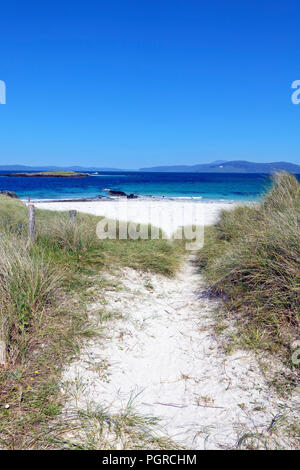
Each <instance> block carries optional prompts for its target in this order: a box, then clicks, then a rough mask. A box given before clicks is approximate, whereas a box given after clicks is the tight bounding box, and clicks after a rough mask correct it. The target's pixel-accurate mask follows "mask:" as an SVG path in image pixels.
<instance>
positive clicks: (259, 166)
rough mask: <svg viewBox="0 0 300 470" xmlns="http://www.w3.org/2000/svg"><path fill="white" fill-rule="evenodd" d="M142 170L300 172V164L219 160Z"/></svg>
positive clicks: (142, 169) (143, 169)
mask: <svg viewBox="0 0 300 470" xmlns="http://www.w3.org/2000/svg"><path fill="white" fill-rule="evenodd" d="M140 171H147V172H148V171H149V172H173V173H174V172H175V173H176V172H178V173H274V172H276V171H288V172H289V173H296V174H300V165H296V164H295V163H288V162H272V163H255V162H247V161H244V160H237V161H224V160H218V161H215V162H212V163H204V164H200V165H177V166H155V167H152V168H141V169H140Z"/></svg>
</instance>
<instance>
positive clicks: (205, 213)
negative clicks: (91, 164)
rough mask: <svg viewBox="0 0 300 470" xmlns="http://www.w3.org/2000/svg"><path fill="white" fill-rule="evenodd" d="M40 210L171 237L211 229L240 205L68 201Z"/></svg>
mask: <svg viewBox="0 0 300 470" xmlns="http://www.w3.org/2000/svg"><path fill="white" fill-rule="evenodd" d="M34 204H35V206H36V207H37V208H39V209H48V210H55V211H70V210H77V211H78V212H84V213H86V214H93V215H97V216H104V217H106V218H109V219H116V220H122V221H131V222H136V223H141V224H148V223H152V224H153V225H155V226H158V227H160V228H161V229H162V230H163V231H164V232H165V233H166V234H167V235H168V236H171V235H172V233H174V232H175V231H176V229H177V228H178V227H179V226H183V225H191V224H192V223H193V224H195V225H211V224H213V223H214V222H215V221H216V219H217V216H218V214H219V212H220V211H221V210H222V209H228V210H229V209H232V208H234V207H235V206H236V205H237V203H232V202H203V201H193V200H189V201H183V200H168V199H165V200H151V199H135V200H128V199H118V200H111V201H101V200H99V201H78V202H77V201H68V202H62V201H58V202H53V201H52V202H47V201H44V202H36V203H34Z"/></svg>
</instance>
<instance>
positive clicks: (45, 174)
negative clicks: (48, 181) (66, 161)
mask: <svg viewBox="0 0 300 470" xmlns="http://www.w3.org/2000/svg"><path fill="white" fill-rule="evenodd" d="M2 176H12V177H22V178H49V177H50V178H51V177H52V178H53V177H54V178H86V177H88V176H91V175H89V174H88V173H79V172H75V171H41V172H37V173H35V172H30V173H7V174H6V175H2Z"/></svg>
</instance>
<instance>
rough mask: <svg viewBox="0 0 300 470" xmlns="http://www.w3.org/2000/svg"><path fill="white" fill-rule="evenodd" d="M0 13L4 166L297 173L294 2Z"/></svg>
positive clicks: (58, 7)
mask: <svg viewBox="0 0 300 470" xmlns="http://www.w3.org/2000/svg"><path fill="white" fill-rule="evenodd" d="M0 14H1V27H0V80H4V81H5V82H6V86H7V104H6V105H0V164H9V163H10V164H28V165H36V164H39V165H48V164H55V165H73V164H74V165H84V166H90V165H93V166H94V165H96V166H109V167H119V168H120V167H121V168H139V167H143V166H152V165H165V164H196V163H202V162H203V163H204V162H209V161H212V160H216V159H225V160H231V159H248V160H252V161H261V162H263V161H264V162H267V161H276V160H277V161H278V160H286V161H291V162H295V163H300V146H299V138H300V105H297V106H296V105H293V104H292V102H291V93H292V90H291V83H292V81H294V80H297V79H300V47H299V45H300V21H299V20H300V6H299V4H298V2H296V1H293V2H291V1H286V2H284V1H282V0H281V1H276V0H275V1H272V2H266V1H260V2H256V1H243V2H241V1H236V2H231V1H222V2H217V1H213V0H212V1H206V2H201V1H200V0H198V1H193V0H185V1H177V0H170V1H164V0H133V1H130V0H123V1H115V0H110V1H107V0H106V1H101V0H100V1H95V2H92V1H89V0H86V1H81V2H76V1H72V2H68V1H64V0H61V1H59V2H58V1H56V0H53V1H51V2H50V1H49V2H46V4H45V2H40V1H39V2H31V1H28V2H24V1H22V2H20V1H19V2H11V3H9V2H2V4H1V11H0Z"/></svg>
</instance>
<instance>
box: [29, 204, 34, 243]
mask: <svg viewBox="0 0 300 470" xmlns="http://www.w3.org/2000/svg"><path fill="white" fill-rule="evenodd" d="M28 227H29V238H30V240H31V241H35V207H34V205H33V204H29V205H28Z"/></svg>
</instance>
